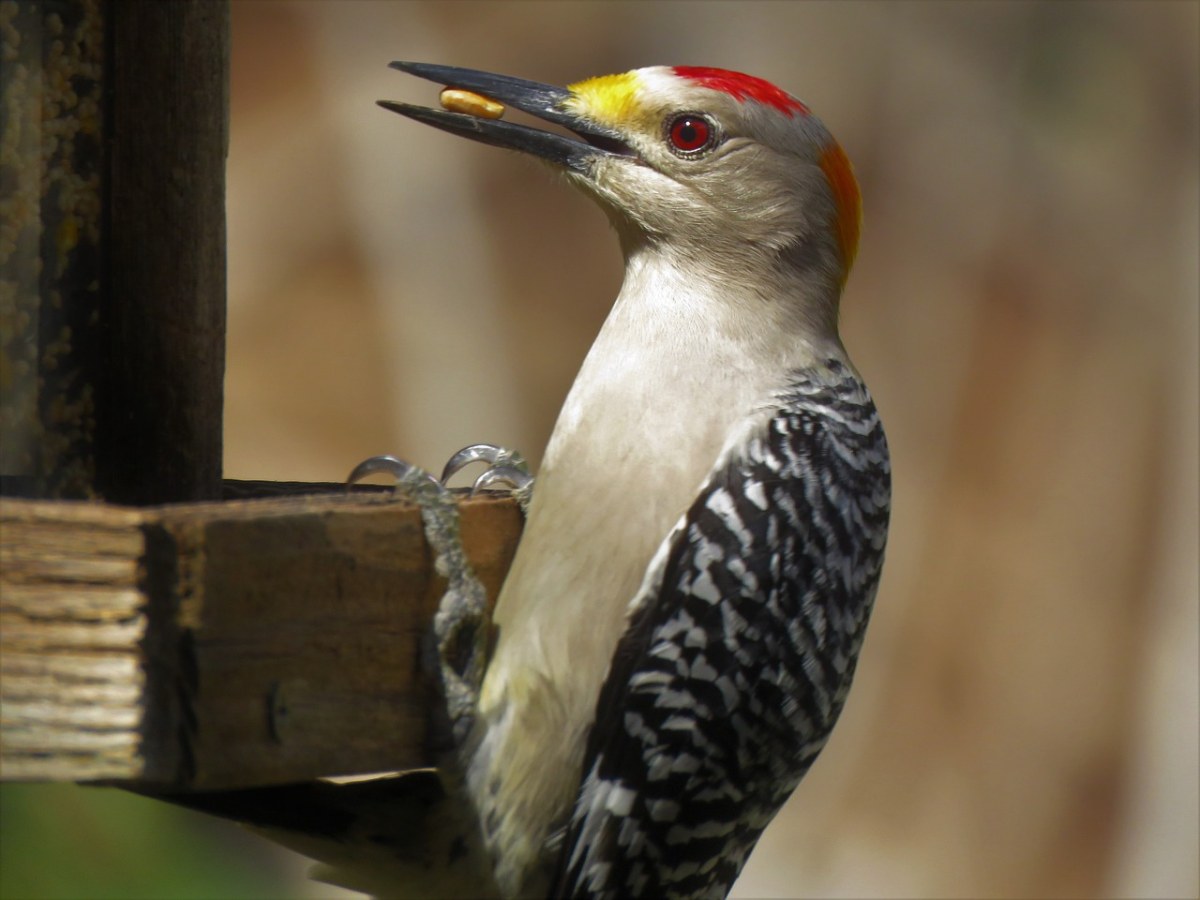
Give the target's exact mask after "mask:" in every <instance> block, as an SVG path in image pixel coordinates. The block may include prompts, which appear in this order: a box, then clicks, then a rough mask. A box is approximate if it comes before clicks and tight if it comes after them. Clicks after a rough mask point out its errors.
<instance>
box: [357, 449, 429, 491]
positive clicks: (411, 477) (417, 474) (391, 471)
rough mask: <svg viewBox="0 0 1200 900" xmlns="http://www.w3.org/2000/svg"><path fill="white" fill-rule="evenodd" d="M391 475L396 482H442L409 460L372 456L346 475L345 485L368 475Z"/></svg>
mask: <svg viewBox="0 0 1200 900" xmlns="http://www.w3.org/2000/svg"><path fill="white" fill-rule="evenodd" d="M380 474H386V475H391V476H392V477H393V478H395V479H396V484H397V485H401V484H408V483H410V482H417V483H419V482H420V480H421V479H425V480H427V481H429V482H432V483H433V484H435V485H438V486H441V484H442V482H440V481H438V480H437V479H436V478H434V477H433V475H431V474H430V473H429V472H426V471H425V470H424V469H422V468H420V467H419V466H414V465H413V464H412V463H410V462H405V461H404V460H402V459H400V458H399V457H398V456H390V455H385V456H372V457H369V458H368V459H364V460H363V461H362V462H360V463H359V464H358V465H357V466H355V467H354V470H353V471H352V472H351V473H350V474H349V475H347V476H346V487H347V488H349V487H350V485H352V484H355V483H356V482H359V481H362V480H363V479H364V478H366V477H367V476H369V475H380Z"/></svg>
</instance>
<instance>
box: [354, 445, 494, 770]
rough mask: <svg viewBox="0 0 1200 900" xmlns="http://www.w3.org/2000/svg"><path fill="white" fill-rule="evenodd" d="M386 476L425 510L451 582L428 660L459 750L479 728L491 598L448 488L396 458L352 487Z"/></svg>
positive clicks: (369, 466) (378, 463) (367, 469)
mask: <svg viewBox="0 0 1200 900" xmlns="http://www.w3.org/2000/svg"><path fill="white" fill-rule="evenodd" d="M380 473H383V474H388V475H391V476H392V477H393V478H395V479H396V492H397V493H398V494H401V495H402V496H404V497H407V498H408V499H410V500H412V501H413V502H414V503H416V504H417V506H418V507H420V510H421V520H422V522H423V524H424V526H425V538H426V540H427V541H429V546H430V549H431V550H432V551H433V560H434V567H435V569H436V570H437V572H438V574H439V575H441V576H442V577H443V578H445V579H446V592H445V593H444V594H443V595H442V599H441V601H440V602H439V604H438V610H437V613H436V615H435V616H434V619H433V640H434V643H435V647H433V648H430V651H429V652H427V654H426V656H427V657H432V658H431V659H430V658H427V665H428V666H429V668H430V669H431V670H432V671H433V672H435V673H436V674H437V676H438V679H439V682H440V684H441V689H442V696H443V699H444V701H445V708H446V714H447V716H448V718H449V723H448V724H449V728H450V736H451V738H452V740H453V743H454V746H455V748H462V747H463V746H464V745H465V742H466V739H467V736H468V735H469V734H470V731H471V727H472V724H473V722H474V718H475V711H476V709H477V706H478V700H479V686H480V684H481V683H482V681H483V671H484V668H485V666H486V662H487V660H486V655H487V644H488V626H489V624H490V616H489V614H488V607H487V592H486V591H485V590H484V587H483V584H482V583H480V581H479V579H478V578H477V577H476V575H475V570H474V569H473V568H472V567H471V563H470V560H468V559H467V554H466V550H465V549H464V548H463V543H462V532H461V528H460V523H459V515H458V507H457V506H456V505H455V502H454V497H453V496H452V495H451V493H450V491H449V490H448V489H447V488H446V487H445V485H444V484H442V483H441V482H440V481H438V480H437V479H436V478H434V477H433V476H432V475H431V474H429V473H428V472H426V471H425V470H424V469H421V468H418V467H417V466H414V465H412V464H411V463H407V462H405V461H404V460H402V459H398V458H396V457H394V456H372V457H371V458H370V459H367V460H364V461H363V462H361V463H359V464H358V465H357V466H355V468H354V471H353V472H351V473H350V476H349V477H348V478H347V479H346V481H347V483H348V484H353V483H355V482H356V481H359V480H361V479H363V478H365V477H366V476H368V475H374V474H380Z"/></svg>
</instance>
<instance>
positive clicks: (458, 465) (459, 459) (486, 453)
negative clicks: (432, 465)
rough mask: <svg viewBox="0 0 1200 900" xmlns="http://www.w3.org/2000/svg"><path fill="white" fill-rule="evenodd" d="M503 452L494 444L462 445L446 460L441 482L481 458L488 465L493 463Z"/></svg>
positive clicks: (443, 482)
mask: <svg viewBox="0 0 1200 900" xmlns="http://www.w3.org/2000/svg"><path fill="white" fill-rule="evenodd" d="M504 453H505V451H504V450H503V449H501V448H500V447H497V446H496V445H495V444H471V445H470V446H469V447H463V448H462V449H461V450H459V451H458V452H457V453H455V454H454V455H453V456H452V457H450V459H449V460H448V461H447V462H446V467H445V468H444V469H442V484H445V483H446V482H447V481H449V480H450V479H451V478H453V477H454V476H455V475H456V474H457V473H459V472H461V471H462V470H463V469H464V468H466V467H467V466H469V465H470V464H471V463H473V462H479V461H481V460H482V461H484V462H486V463H488V464H489V465H495V464H496V461H497V460H499V459H500V457H501V456H502V455H504Z"/></svg>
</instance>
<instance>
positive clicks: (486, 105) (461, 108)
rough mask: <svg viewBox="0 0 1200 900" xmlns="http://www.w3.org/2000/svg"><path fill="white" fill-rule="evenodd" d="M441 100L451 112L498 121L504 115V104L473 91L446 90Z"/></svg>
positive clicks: (443, 106)
mask: <svg viewBox="0 0 1200 900" xmlns="http://www.w3.org/2000/svg"><path fill="white" fill-rule="evenodd" d="M439 99H440V100H441V101H442V108H443V109H448V110H450V112H457V113H466V114H467V115H468V116H478V117H480V118H481V119H498V118H500V117H501V116H502V115H504V104H503V103H497V102H496V101H495V100H491V99H489V98H487V97H484V96H483V95H482V94H475V93H472V92H471V91H462V90H459V89H458V88H446V89H445V90H444V91H442V95H441V97H440V98H439Z"/></svg>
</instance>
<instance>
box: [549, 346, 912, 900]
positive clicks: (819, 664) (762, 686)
mask: <svg viewBox="0 0 1200 900" xmlns="http://www.w3.org/2000/svg"><path fill="white" fill-rule="evenodd" d="M831 369H832V373H833V374H834V376H836V377H833V378H830V377H829V375H830V371H831V370H829V369H827V370H826V371H825V376H826V377H825V378H822V379H821V381H820V382H816V381H815V380H813V379H803V378H802V379H799V380H798V381H797V382H796V384H795V385H794V388H793V390H792V391H791V392H789V393H788V394H787V395H786V396H785V397H784V398H783V401H782V406H781V407H780V408H779V409H777V410H776V411H775V412H774V413H773V414H772V415H770V416H769V417H767V418H766V419H765V423H764V425H763V427H762V428H761V429H759V430H758V431H757V434H756V435H755V436H754V437H753V438H752V439H751V440H750V441H749V442H748V444H747V445H746V446H745V447H744V448H741V449H740V452H738V453H736V454H734V456H735V457H736V458H730V459H729V460H728V461H727V464H726V465H724V466H723V467H722V468H721V470H720V471H718V472H716V473H714V475H713V477H712V478H711V479H710V480H709V482H708V484H707V485H706V486H705V488H704V490H703V491H702V492H701V493H700V495H699V497H698V498H697V499H696V501H695V502H694V503H693V505H692V507H691V508H690V509H689V510H688V512H687V514H686V515H685V516H684V518H683V520H682V521H681V522H680V524H679V525H678V526H677V527H676V529H675V530H674V531H673V532H672V534H671V535H670V536H669V537H668V538H667V540H666V542H664V544H663V546H662V547H661V548H660V550H659V553H658V555H657V556H656V558H655V561H654V563H653V564H652V565H651V569H650V573H649V575H648V577H647V583H646V584H645V585H644V586H643V589H642V591H641V593H640V594H639V596H638V598H637V599H636V600H635V602H634V604H633V606H632V607H631V610H632V611H631V620H630V627H629V629H628V630H627V632H626V634H625V636H624V637H623V639H622V641H621V643H620V646H619V648H618V651H617V654H616V656H615V658H614V661H613V664H612V667H611V669H610V672H609V675H608V677H607V680H606V682H605V685H604V687H603V690H602V692H601V695H600V699H599V703H598V705H597V721H596V723H595V726H594V728H593V731H592V734H591V736H590V739H589V744H588V749H587V756H586V759H585V763H584V768H583V772H584V778H583V784H582V786H581V788H580V793H579V795H578V798H577V800H576V805H575V809H574V812H573V815H572V819H571V823H570V825H569V828H568V832H567V835H566V839H565V841H564V845H563V846H564V849H563V855H562V857H561V863H560V866H559V875H558V882H557V885H556V888H555V890H554V892H553V896H555V897H559V896H563V897H614V898H616V897H662V896H672V897H724V896H725V895H726V894H727V892H728V891H729V888H730V887H731V886H732V884H733V882H734V880H735V879H736V877H737V875H738V873H739V872H740V871H741V868H742V865H743V864H744V863H745V861H746V858H747V857H748V856H749V853H750V851H751V850H752V849H753V847H754V844H755V843H756V841H757V840H758V837H759V835H760V833H761V832H762V830H763V828H765V827H766V825H767V823H768V822H769V821H770V820H771V818H772V817H773V816H774V815H775V813H776V812H777V811H778V809H779V807H780V806H781V805H782V803H783V801H784V800H786V799H787V797H788V795H789V794H791V792H792V790H793V789H794V788H795V786H796V784H797V783H798V782H799V781H800V779H801V777H802V776H803V775H804V773H805V772H806V771H807V769H808V767H809V766H810V765H811V763H812V761H813V759H814V758H815V757H816V755H817V754H818V753H819V752H820V750H821V748H822V746H823V745H824V744H825V741H826V740H827V738H828V736H829V732H830V729H831V728H832V727H833V724H834V722H835V721H836V719H837V717H838V714H839V712H840V711H841V708H842V705H843V702H844V701H845V698H846V693H847V691H848V689H849V687H850V681H851V677H852V676H853V673H854V668H855V663H856V661H857V658H858V653H859V649H860V647H861V645H862V640H863V633H864V628H865V625H866V622H867V617H868V614H869V613H870V609H871V605H872V602H873V600H874V596H875V590H876V587H877V585H878V581H879V573H880V568H881V566H882V562H883V549H884V543H885V541H886V535H887V520H888V509H889V494H890V484H889V465H888V457H887V447H886V442H885V440H884V436H883V431H882V428H881V427H880V424H879V420H878V417H877V415H876V413H875V408H874V406H873V404H872V402H871V400H870V397H869V395H868V394H867V393H866V389H865V388H864V387H863V386H862V385H861V383H860V382H858V380H857V379H856V378H855V377H854V376H853V375H852V374H850V373H849V372H848V370H846V369H845V368H844V367H841V366H837V365H836V364H835V366H831Z"/></svg>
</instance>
